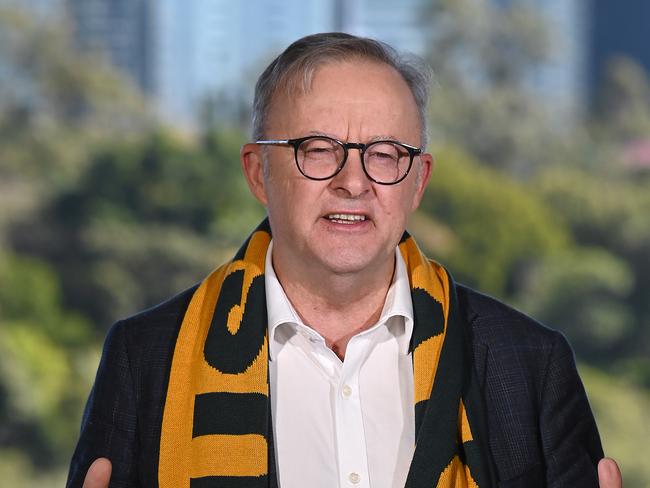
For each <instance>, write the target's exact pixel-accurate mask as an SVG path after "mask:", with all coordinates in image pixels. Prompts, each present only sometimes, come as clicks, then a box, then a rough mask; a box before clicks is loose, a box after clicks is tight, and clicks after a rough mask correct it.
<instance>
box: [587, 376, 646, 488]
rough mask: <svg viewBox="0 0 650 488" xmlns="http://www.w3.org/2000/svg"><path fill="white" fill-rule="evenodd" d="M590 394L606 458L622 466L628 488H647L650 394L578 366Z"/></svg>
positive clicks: (612, 377)
mask: <svg viewBox="0 0 650 488" xmlns="http://www.w3.org/2000/svg"><path fill="white" fill-rule="evenodd" d="M579 370H580V375H581V377H582V379H583V382H584V384H585V388H586V390H587V392H588V393H589V401H590V403H591V407H592V409H593V412H594V416H595V417H596V422H597V424H598V429H599V431H600V436H601V440H602V442H603V449H604V451H605V455H607V456H610V457H613V458H614V459H616V461H617V462H618V463H619V465H620V467H621V471H622V473H623V485H624V486H625V488H645V487H647V486H648V481H649V480H650V464H648V453H647V450H646V449H647V447H646V446H647V439H648V436H650V423H649V422H648V412H650V393H649V392H648V390H642V389H640V388H638V387H635V386H633V385H630V384H627V383H625V382H621V380H620V378H619V377H617V376H616V375H611V374H607V373H605V372H604V371H599V370H597V369H594V368H591V367H588V366H587V365H584V364H582V365H580V366H579Z"/></svg>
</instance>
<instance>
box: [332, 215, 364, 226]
mask: <svg viewBox="0 0 650 488" xmlns="http://www.w3.org/2000/svg"><path fill="white" fill-rule="evenodd" d="M327 219H328V220H329V221H330V222H334V223H336V224H356V223H358V222H363V221H364V220H366V216H365V215H359V214H343V213H337V214H329V215H327Z"/></svg>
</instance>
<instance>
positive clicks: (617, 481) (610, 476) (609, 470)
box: [598, 458, 623, 488]
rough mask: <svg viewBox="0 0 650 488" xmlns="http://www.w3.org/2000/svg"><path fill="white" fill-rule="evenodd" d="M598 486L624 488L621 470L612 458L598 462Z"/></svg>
mask: <svg viewBox="0 0 650 488" xmlns="http://www.w3.org/2000/svg"><path fill="white" fill-rule="evenodd" d="M598 485H599V486H600V488H623V477H622V476H621V470H620V469H618V464H616V461H614V460H613V459H612V458H603V459H601V460H600V461H599V462H598Z"/></svg>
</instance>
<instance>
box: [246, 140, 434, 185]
mask: <svg viewBox="0 0 650 488" xmlns="http://www.w3.org/2000/svg"><path fill="white" fill-rule="evenodd" d="M309 139H326V140H329V141H332V142H336V143H337V144H338V145H339V146H341V147H342V148H343V161H341V162H340V163H339V165H338V167H337V168H336V171H335V172H334V173H333V174H332V175H331V176H326V177H321V178H315V177H313V176H308V175H306V174H305V172H304V171H303V170H302V168H301V167H300V163H299V162H298V148H299V147H300V145H301V144H302V143H303V142H305V141H307V140H309ZM382 142H383V143H387V142H388V143H391V144H396V145H398V146H400V147H403V148H404V149H406V152H408V154H409V165H408V168H406V171H405V172H404V174H403V175H402V176H401V177H400V178H399V179H398V180H395V181H390V182H384V181H377V180H376V179H374V178H373V177H372V176H370V174H368V170H367V169H366V161H365V159H364V154H365V152H366V149H368V147H369V146H372V145H374V144H381V143H382ZM255 144H258V145H268V146H289V147H293V153H294V160H295V161H296V166H297V167H298V171H300V174H302V175H303V176H304V177H305V178H307V179H309V180H314V181H324V180H329V179H332V178H334V177H335V176H336V175H337V174H339V173H340V172H341V170H343V167H344V166H345V163H347V161H348V150H350V149H359V151H360V152H361V154H360V158H361V167H362V168H363V172H364V173H365V175H366V177H368V179H369V180H370V181H372V182H374V183H377V184H378V185H396V184H398V183H400V182H402V181H403V180H404V178H406V177H407V176H408V174H409V172H410V171H411V167H412V166H413V158H415V156H419V155H421V154H422V148H421V147H415V146H410V145H409V144H404V143H403V142H399V141H394V140H392V139H381V140H377V141H372V142H369V143H367V144H364V143H362V142H342V141H339V140H338V139H334V138H333V137H329V136H315V135H312V136H305V137H298V138H296V139H278V140H260V141H255Z"/></svg>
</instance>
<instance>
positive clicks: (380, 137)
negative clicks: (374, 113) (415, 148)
mask: <svg viewBox="0 0 650 488" xmlns="http://www.w3.org/2000/svg"><path fill="white" fill-rule="evenodd" d="M305 136H323V137H329V138H331V139H336V140H337V141H341V142H349V141H343V140H341V139H339V138H338V137H336V136H335V135H334V134H328V133H327V132H320V131H315V130H311V131H309V132H307V133H306V134H305ZM375 141H395V142H402V140H401V139H400V138H399V137H396V136H394V135H390V134H381V135H377V136H372V137H371V138H369V139H367V141H366V142H365V143H366V144H367V143H371V142H375ZM355 142H361V141H355Z"/></svg>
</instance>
